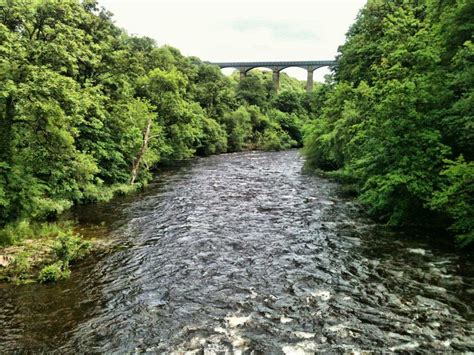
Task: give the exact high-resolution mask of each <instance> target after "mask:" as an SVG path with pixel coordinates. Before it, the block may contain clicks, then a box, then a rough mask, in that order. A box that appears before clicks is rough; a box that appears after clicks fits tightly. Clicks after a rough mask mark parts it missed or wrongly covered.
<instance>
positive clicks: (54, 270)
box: [38, 261, 71, 283]
mask: <svg viewBox="0 0 474 355" xmlns="http://www.w3.org/2000/svg"><path fill="white" fill-rule="evenodd" d="M70 276H71V270H70V269H69V265H68V264H67V262H63V261H57V262H55V263H54V264H51V265H48V266H45V267H44V268H42V269H41V271H40V273H39V276H38V281H39V282H41V283H47V282H56V281H60V280H66V279H68V278H69V277H70Z"/></svg>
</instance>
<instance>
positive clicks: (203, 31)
mask: <svg viewBox="0 0 474 355" xmlns="http://www.w3.org/2000/svg"><path fill="white" fill-rule="evenodd" d="M365 2H366V0H285V1H278V0H273V1H269V0H253V1H250V0H240V1H235V0H220V1H217V0H207V1H199V0H194V1H191V0H187V1H186V0H99V3H100V4H101V5H102V6H104V7H105V8H106V9H108V10H109V11H111V12H112V13H113V14H114V19H115V22H116V24H117V25H118V26H119V27H122V28H124V29H125V30H127V32H128V33H130V34H137V35H140V36H147V37H151V38H154V39H155V40H156V41H157V43H158V44H159V45H163V44H169V45H172V46H173V47H176V48H178V49H179V50H180V51H181V52H182V53H183V54H184V55H193V56H197V57H199V58H201V59H202V60H207V61H211V62H212V61H265V60H313V59H314V60H326V59H333V58H334V56H335V55H336V53H337V47H338V46H339V45H341V44H342V43H344V38H345V33H346V32H347V30H348V29H349V26H350V25H351V24H352V23H353V22H354V19H355V17H356V16H357V13H358V11H359V10H360V8H361V7H362V6H363V5H364V4H365ZM285 72H287V73H288V74H290V75H292V76H295V77H298V78H299V79H306V72H305V71H304V70H303V69H296V68H289V69H286V70H285ZM325 73H326V69H325V68H321V69H319V70H316V71H315V74H314V77H315V80H322V78H323V76H324V74H325Z"/></svg>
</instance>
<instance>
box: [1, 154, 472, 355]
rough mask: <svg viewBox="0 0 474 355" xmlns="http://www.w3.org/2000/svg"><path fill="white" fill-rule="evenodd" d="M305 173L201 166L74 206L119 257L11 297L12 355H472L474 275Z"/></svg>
mask: <svg viewBox="0 0 474 355" xmlns="http://www.w3.org/2000/svg"><path fill="white" fill-rule="evenodd" d="M303 163H304V161H303V159H302V158H301V157H299V155H298V153H297V152H296V151H286V152H279V153H268V152H265V153H264V152H249V153H238V154H227V155H220V156H213V157H210V158H205V159H198V160H196V161H193V162H191V163H190V164H188V165H186V166H183V167H181V168H178V169H175V170H173V171H169V172H165V173H162V174H161V175H160V177H158V178H157V179H156V181H155V182H154V183H153V184H152V185H151V186H149V187H148V188H147V189H146V191H144V192H143V193H141V194H138V195H134V196H129V197H126V198H121V199H116V200H114V201H113V202H111V203H108V204H104V205H97V206H88V207H85V208H82V209H78V210H77V211H76V212H75V214H76V218H78V220H79V222H80V223H81V226H82V228H83V230H84V232H85V233H86V234H87V233H89V234H90V233H102V234H106V235H108V238H109V239H110V240H111V241H113V243H114V244H115V245H116V246H115V247H114V248H112V249H111V250H110V251H108V252H102V253H99V254H97V255H94V256H93V257H89V258H87V259H86V260H84V261H83V262H81V263H80V264H79V265H76V266H75V267H74V269H73V276H72V278H71V279H70V280H68V281H65V282H61V283H58V284H54V285H48V286H43V285H24V286H13V285H2V286H0V304H1V305H2V306H1V309H0V352H2V353H4V352H11V351H15V350H17V351H18V350H19V351H30V352H37V351H55V352H57V353H61V354H62V353H78V352H81V353H83V352H88V353H89V352H93V353H98V352H120V353H123V352H127V353H130V352H138V353H139V352H152V353H160V352H176V353H180V352H186V351H190V352H196V353H206V354H209V353H226V352H227V353H238V352H243V353H256V352H258V353H260V352H264V353H268V352H271V353H277V354H278V353H288V354H300V353H301V354H303V353H312V352H318V351H327V350H330V351H334V352H350V351H357V350H375V351H390V350H393V351H396V350H402V351H404V350H405V351H413V350H415V351H426V352H432V351H474V335H473V334H474V331H473V324H474V321H473V312H472V306H473V298H474V285H473V267H472V262H471V261H469V260H466V259H467V258H466V257H461V256H458V254H457V253H455V251H453V250H449V249H447V248H446V247H443V246H441V245H439V242H436V243H433V242H432V241H431V243H429V242H428V241H427V239H426V238H422V237H415V236H414V235H412V234H410V233H408V232H406V233H404V234H401V233H393V232H390V231H387V230H386V229H385V228H382V227H380V226H377V225H374V224H373V223H371V222H370V221H369V220H367V219H366V218H364V217H363V216H362V214H361V211H360V207H358V206H357V205H356V204H355V203H354V202H353V201H351V200H348V199H345V198H342V197H338V194H337V185H335V184H334V183H332V182H329V181H327V180H325V179H322V178H319V177H316V176H314V175H311V174H305V173H304V171H303ZM103 222H105V224H104V223H103Z"/></svg>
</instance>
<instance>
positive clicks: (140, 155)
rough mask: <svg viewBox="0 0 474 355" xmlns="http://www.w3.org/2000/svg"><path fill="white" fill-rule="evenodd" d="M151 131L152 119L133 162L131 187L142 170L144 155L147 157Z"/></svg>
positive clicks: (144, 132) (148, 123)
mask: <svg viewBox="0 0 474 355" xmlns="http://www.w3.org/2000/svg"><path fill="white" fill-rule="evenodd" d="M150 130H151V119H149V120H148V121H147V123H146V127H145V129H144V131H143V142H142V146H141V147H140V150H139V151H138V154H137V157H136V158H135V160H134V161H133V165H132V172H131V174H130V185H133V184H134V182H135V180H136V178H137V176H138V171H139V169H140V163H141V161H142V159H143V155H145V151H146V148H147V147H148V140H149V138H150Z"/></svg>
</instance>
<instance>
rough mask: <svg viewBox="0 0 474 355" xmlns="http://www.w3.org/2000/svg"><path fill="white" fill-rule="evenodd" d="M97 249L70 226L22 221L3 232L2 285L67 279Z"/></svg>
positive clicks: (0, 250) (0, 234) (0, 244)
mask: <svg viewBox="0 0 474 355" xmlns="http://www.w3.org/2000/svg"><path fill="white" fill-rule="evenodd" d="M97 245H98V242H97V241H95V240H84V239H83V238H82V237H81V235H79V234H78V233H76V232H75V231H74V229H73V225H72V224H70V223H30V222H28V221H21V222H18V223H15V224H10V225H7V226H6V227H5V228H4V229H2V230H1V231H0V282H13V283H17V284H22V283H30V282H36V281H39V282H43V283H45V282H55V281H59V280H63V279H67V278H68V277H69V276H70V274H71V270H70V266H71V265H73V264H74V262H76V261H77V260H80V259H81V258H83V257H85V256H86V255H88V254H89V253H90V252H91V251H92V250H94V249H95V248H96V247H97Z"/></svg>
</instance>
